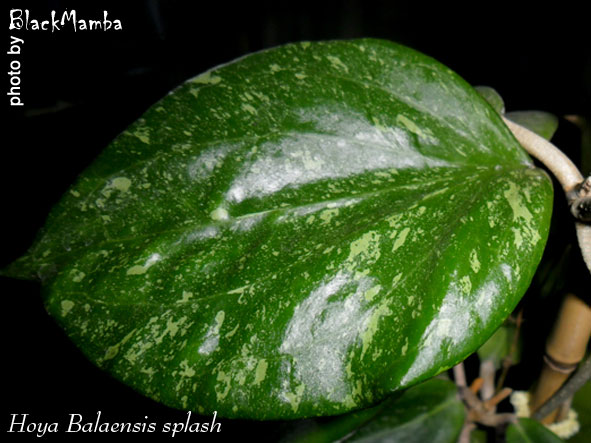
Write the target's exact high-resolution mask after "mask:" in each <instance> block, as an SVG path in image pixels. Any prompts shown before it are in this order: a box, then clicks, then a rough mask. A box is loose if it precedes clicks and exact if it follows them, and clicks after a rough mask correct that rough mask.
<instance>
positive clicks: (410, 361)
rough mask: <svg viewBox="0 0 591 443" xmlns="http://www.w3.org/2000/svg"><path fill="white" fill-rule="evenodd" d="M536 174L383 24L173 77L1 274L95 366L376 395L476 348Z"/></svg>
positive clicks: (537, 237) (532, 223) (544, 210)
mask: <svg viewBox="0 0 591 443" xmlns="http://www.w3.org/2000/svg"><path fill="white" fill-rule="evenodd" d="M551 199H552V188H551V183H550V180H549V179H548V177H547V176H546V175H545V174H544V173H543V172H542V171H540V170H538V169H535V168H534V167H533V166H532V163H531V161H530V159H529V158H528V156H527V155H526V154H525V153H524V151H523V150H522V149H521V148H520V146H519V145H518V143H517V142H516V140H515V139H514V138H513V136H512V135H511V133H510V132H509V131H508V129H507V128H506V127H505V126H504V125H503V123H502V122H501V120H500V117H499V116H498V115H497V114H496V113H495V112H494V111H493V110H492V108H490V107H489V106H488V105H486V104H485V102H484V101H483V99H482V98H481V97H480V96H479V95H478V94H477V93H476V92H475V91H474V89H473V88H471V87H470V86H469V85H468V84H466V83H465V82H464V81H463V80H462V79H461V78H459V77H458V76H457V75H456V74H454V73H453V72H452V71H450V70H449V69H447V68H446V67H444V66H442V65H440V64H439V63H437V62H436V61H434V60H432V59H431V58H429V57H426V56H424V55H422V54H419V53H417V52H414V51H412V50H410V49H408V48H405V47H402V46H399V45H396V44H393V43H390V42H385V41H379V40H357V41H338V42H322V43H301V44H294V45H288V46H284V47H280V48H276V49H272V50H269V51H264V52H260V53H256V54H252V55H249V56H247V57H244V58H242V59H240V60H238V61H236V62H233V63H230V64H227V65H224V66H221V67H219V68H216V69H214V70H212V71H210V72H207V73H205V74H202V75H200V76H198V77H196V78H194V79H192V80H189V81H188V82H186V83H185V84H183V85H182V86H180V87H179V88H178V89H176V90H175V91H173V93H172V94H169V95H168V96H167V97H165V98H164V99H162V100H161V101H160V102H158V103H157V104H156V105H154V106H153V107H152V108H151V109H149V110H148V111H147V112H146V113H145V114H144V115H143V117H142V118H140V119H139V120H138V121H137V122H136V123H134V124H133V125H132V126H131V127H130V128H129V129H128V130H127V131H125V132H124V133H123V134H121V135H120V136H119V137H118V138H117V139H116V140H114V141H113V142H112V143H111V145H110V146H109V147H108V148H107V149H106V150H105V151H104V152H103V154H102V155H101V156H100V157H99V158H98V159H97V160H96V161H95V162H94V163H93V164H92V165H91V166H90V167H89V168H88V169H87V170H86V171H85V172H84V173H83V174H82V175H81V177H80V178H79V180H78V181H77V183H75V184H74V186H73V187H72V188H71V189H70V190H69V191H68V192H67V193H66V195H65V196H64V197H63V199H62V200H61V201H60V202H59V204H58V205H57V206H56V207H55V208H54V209H53V211H52V213H51V214H50V217H49V219H48V220H47V223H46V226H45V228H44V230H43V232H42V233H41V234H40V236H39V238H38V239H37V241H36V243H35V244H34V245H33V247H32V248H31V249H30V251H29V252H28V253H27V254H26V256H24V257H23V258H21V259H20V260H18V261H17V262H15V263H14V264H13V265H12V266H11V267H10V268H9V269H8V270H5V273H6V274H8V275H13V276H17V277H21V278H38V279H40V280H41V281H42V282H43V284H44V286H45V291H44V297H45V303H46V306H47V309H48V311H49V312H50V314H51V315H53V316H54V317H55V318H56V320H57V321H58V322H59V323H60V324H61V325H62V326H63V328H64V329H65V330H66V332H67V334H68V335H69V336H70V337H71V338H72V340H74V342H75V343H76V344H77V345H78V346H79V347H80V349H82V350H83V352H84V353H85V354H86V355H87V356H88V358H90V359H91V360H92V361H93V362H95V363H96V364H97V365H99V366H100V367H102V368H104V369H105V370H107V371H109V372H110V373H111V374H113V375H114V376H115V377H117V378H119V379H120V380H122V381H124V382H125V383H128V384H129V385H131V386H133V387H134V388H135V389H137V390H139V391H141V392H143V393H145V394H146V395H148V396H150V397H152V398H155V399H157V400H159V401H162V402H164V403H165V404H168V405H171V406H174V407H179V408H187V409H193V410H197V411H199V412H202V413H211V411H214V410H216V411H218V413H219V414H220V415H223V416H226V417H251V418H259V419H266V418H279V417H283V418H290V417H304V416H314V415H330V414H337V413H342V412H346V411H348V410H352V409H357V408H360V407H364V406H368V405H371V404H374V403H376V402H377V401H378V400H380V399H382V398H384V397H385V396H386V395H387V394H388V393H390V392H392V391H395V390H398V389H401V388H405V387H408V386H411V385H413V384H416V383H418V382H419V381H422V380H425V379H427V378H429V377H431V376H433V375H435V374H437V373H439V372H441V371H443V370H445V369H446V368H449V367H451V366H452V365H454V364H455V363H457V362H458V361H460V360H462V359H463V358H465V357H466V356H467V355H468V354H470V353H471V352H473V351H474V350H475V349H477V348H478V347H479V346H480V345H481V344H482V343H483V342H484V341H485V340H486V339H487V338H488V336H490V335H491V334H492V332H493V331H494V330H495V329H496V328H497V327H498V326H499V325H500V324H501V323H502V321H503V320H504V318H505V317H506V316H507V315H508V314H509V313H510V312H511V311H512V309H513V308H514V307H515V305H516V303H517V302H518V300H519V299H520V297H521V296H522V294H523V293H524V291H525V290H526V288H527V287H528V285H529V283H530V280H531V278H532V275H533V273H534V270H535V268H536V266H537V264H538V262H539V259H540V256H541V253H542V250H543V247H544V243H545V240H546V237H547V231H548V224H549V217H550V211H551Z"/></svg>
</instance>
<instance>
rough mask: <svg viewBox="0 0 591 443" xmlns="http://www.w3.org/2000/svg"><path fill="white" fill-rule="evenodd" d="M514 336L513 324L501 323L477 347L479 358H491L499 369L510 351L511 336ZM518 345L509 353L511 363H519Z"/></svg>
mask: <svg viewBox="0 0 591 443" xmlns="http://www.w3.org/2000/svg"><path fill="white" fill-rule="evenodd" d="M514 336H515V326H514V325H503V326H501V327H500V328H499V329H497V331H496V332H495V333H494V334H493V335H492V337H491V338H489V339H488V340H487V341H486V343H484V344H483V345H482V346H481V347H480V348H479V349H478V356H479V357H480V360H492V361H493V363H494V365H495V368H496V369H499V368H500V367H501V363H502V362H503V359H504V358H505V357H507V356H509V354H510V353H511V347H512V345H513V337H514ZM519 349H520V347H519V345H518V346H516V349H515V352H514V353H513V355H511V362H512V364H517V363H519V357H520V352H519Z"/></svg>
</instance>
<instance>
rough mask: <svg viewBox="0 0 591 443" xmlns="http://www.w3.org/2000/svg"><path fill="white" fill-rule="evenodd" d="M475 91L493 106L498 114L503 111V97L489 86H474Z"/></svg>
mask: <svg viewBox="0 0 591 443" xmlns="http://www.w3.org/2000/svg"><path fill="white" fill-rule="evenodd" d="M474 89H476V92H478V93H479V94H480V95H481V96H482V98H484V99H485V100H486V101H487V103H488V104H489V105H491V106H492V107H493V109H494V110H495V111H497V112H498V113H499V114H501V115H502V114H504V113H505V102H504V101H503V97H501V95H500V94H499V93H498V92H497V91H496V90H495V89H493V88H491V87H490V86H474Z"/></svg>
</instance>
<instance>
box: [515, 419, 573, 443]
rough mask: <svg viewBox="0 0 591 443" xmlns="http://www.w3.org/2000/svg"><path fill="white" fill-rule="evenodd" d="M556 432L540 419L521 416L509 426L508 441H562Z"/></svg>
mask: <svg viewBox="0 0 591 443" xmlns="http://www.w3.org/2000/svg"><path fill="white" fill-rule="evenodd" d="M562 441H563V440H562V439H560V438H559V437H558V436H557V435H556V434H555V433H553V432H552V431H550V430H549V429H548V428H546V426H544V425H543V424H541V423H540V422H539V421H536V420H532V419H531V418H520V419H518V420H517V423H511V424H510V425H509V426H508V427H507V443H560V442H562Z"/></svg>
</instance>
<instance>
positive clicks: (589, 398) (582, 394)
mask: <svg viewBox="0 0 591 443" xmlns="http://www.w3.org/2000/svg"><path fill="white" fill-rule="evenodd" d="M572 408H573V409H574V410H575V411H577V415H578V421H579V425H580V426H581V427H580V429H579V432H577V433H576V434H575V435H573V436H572V437H571V438H569V439H568V442H569V443H588V442H590V441H591V382H588V383H587V384H586V385H585V386H583V387H582V388H581V389H579V391H578V392H577V393H576V394H575V396H574V399H573V404H572Z"/></svg>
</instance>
